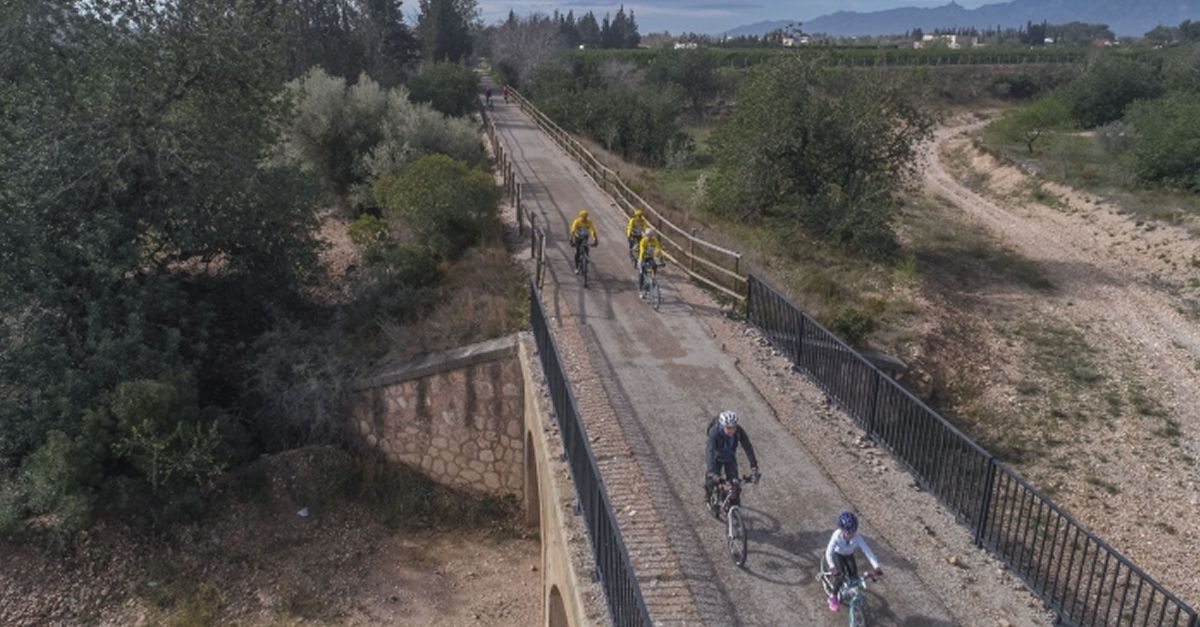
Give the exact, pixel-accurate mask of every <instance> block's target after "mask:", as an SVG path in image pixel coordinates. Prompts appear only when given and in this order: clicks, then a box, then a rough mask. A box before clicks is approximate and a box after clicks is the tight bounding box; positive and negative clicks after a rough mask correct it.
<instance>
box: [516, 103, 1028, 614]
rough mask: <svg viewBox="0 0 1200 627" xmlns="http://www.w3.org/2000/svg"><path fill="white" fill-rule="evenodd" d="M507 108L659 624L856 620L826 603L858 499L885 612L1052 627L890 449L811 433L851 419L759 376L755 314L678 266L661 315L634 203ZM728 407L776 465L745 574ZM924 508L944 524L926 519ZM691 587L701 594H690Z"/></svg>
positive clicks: (561, 331)
mask: <svg viewBox="0 0 1200 627" xmlns="http://www.w3.org/2000/svg"><path fill="white" fill-rule="evenodd" d="M495 118H496V121H497V127H498V130H499V131H500V134H501V137H502V141H504V143H505V144H506V145H507V147H508V148H509V151H510V154H511V155H512V156H513V158H514V159H515V161H516V162H517V170H518V173H519V176H520V177H521V178H522V179H523V180H524V181H525V190H526V196H527V197H526V199H525V206H526V207H528V208H530V209H531V210H533V211H534V212H536V213H537V214H538V218H539V221H540V223H541V224H543V225H546V226H547V227H548V229H549V240H548V245H547V258H548V274H549V276H548V278H547V289H546V293H545V294H544V298H545V301H546V305H547V309H548V313H549V315H550V316H551V319H552V320H551V324H552V325H554V326H555V332H556V335H557V337H558V339H559V342H560V348H561V349H562V351H563V352H564V353H565V355H564V360H565V361H566V362H568V373H569V376H570V377H571V378H572V381H573V383H574V385H575V388H576V391H577V392H578V395H579V398H580V404H581V406H583V413H584V419H585V422H586V423H587V425H588V431H589V434H590V435H591V437H592V439H593V447H594V448H595V450H596V454H597V457H598V458H599V461H600V465H601V466H602V473H603V474H604V480H605V483H606V484H607V488H608V491H609V494H610V496H611V497H612V500H613V501H614V504H615V508H616V509H617V510H618V512H619V521H620V525H621V528H622V532H623V534H624V535H625V537H626V540H627V543H629V544H630V545H631V549H630V552H631V554H632V559H633V561H634V563H635V566H636V567H637V570H638V572H639V581H640V582H641V585H642V589H643V591H645V594H646V597H647V603H648V605H649V606H650V611H651V614H652V615H653V616H654V617H655V618H656V620H659V621H662V622H664V623H667V622H673V623H687V624H690V623H692V622H693V621H696V620H699V621H701V622H703V623H704V624H709V625H798V624H803V625H840V624H843V623H844V621H845V620H846V618H845V616H844V615H833V614H831V613H830V612H829V611H828V609H827V608H826V607H825V602H824V599H823V597H822V594H821V591H820V588H819V586H818V585H817V584H816V583H815V582H814V580H813V574H814V573H815V572H816V569H817V566H818V560H819V559H820V554H821V552H822V551H823V549H824V545H825V542H826V541H827V540H828V537H829V533H830V532H831V527H832V522H833V520H834V519H835V518H836V516H837V514H838V512H840V511H842V510H844V509H854V510H857V511H860V512H863V513H864V514H865V525H864V532H865V535H866V536H867V537H868V538H870V539H871V540H872V541H873V544H874V547H875V549H876V552H877V553H878V554H879V555H880V557H881V559H882V561H883V563H884V564H885V569H886V571H887V573H888V577H887V579H886V580H885V582H884V583H882V584H880V585H879V586H878V587H877V588H874V589H873V592H872V595H871V596H872V604H873V605H872V610H873V614H874V617H875V618H876V619H877V620H878V621H879V623H880V624H894V625H935V626H937V625H958V624H971V625H973V624H983V625H986V624H1045V617H1044V616H1043V615H1042V613H1041V612H1040V609H1039V608H1036V606H1037V604H1036V603H1035V602H1033V601H1032V598H1031V597H1030V596H1029V595H1028V594H1026V593H1024V592H1018V591H1017V590H1015V589H1014V588H1015V587H1016V586H1015V584H1014V583H1013V582H1012V581H1006V579H1005V578H1006V577H1007V575H1004V574H1003V573H1001V572H999V571H998V570H997V569H996V568H995V567H994V565H993V566H991V567H989V566H987V565H986V559H985V558H983V557H979V556H978V552H977V551H975V550H974V549H972V548H971V545H970V539H969V537H968V534H966V532H965V531H963V530H961V528H958V527H957V526H956V525H955V523H954V522H953V519H952V517H950V516H948V515H947V514H946V513H945V512H942V511H940V509H939V508H938V507H937V506H936V504H935V501H934V500H933V499H932V498H931V497H929V496H928V495H924V494H918V493H915V492H914V491H913V490H912V489H911V488H910V487H908V486H909V484H911V480H909V479H908V478H907V475H904V474H903V473H901V472H900V471H899V470H898V467H896V466H894V464H892V463H891V462H890V460H886V459H879V460H877V464H878V465H880V466H882V467H884V468H887V469H888V470H886V471H879V473H876V472H875V471H870V472H865V471H864V472H857V471H856V466H855V464H854V460H855V459H856V458H857V454H849V453H848V452H847V451H844V450H842V449H841V448H840V445H839V444H838V443H837V441H836V440H824V439H821V438H818V439H815V440H814V439H813V438H812V437H811V435H812V434H805V431H806V429H808V428H809V427H810V426H813V425H816V424H827V423H830V422H833V423H835V424H836V425H837V426H836V427H835V431H838V430H850V429H852V427H850V423H849V421H848V420H847V419H845V418H844V417H842V416H841V415H839V414H831V412H829V411H828V410H827V409H824V408H822V407H821V405H820V403H819V395H816V396H814V395H813V394H812V390H808V391H807V392H801V391H800V390H801V389H802V388H805V387H806V386H805V384H804V383H803V380H802V379H801V378H800V377H798V376H796V375H790V374H789V375H788V376H787V377H786V378H785V379H783V380H777V381H768V380H767V379H765V378H764V377H769V376H770V375H768V374H762V373H759V374H747V372H746V371H745V370H744V365H745V364H744V361H745V359H746V358H745V357H739V356H738V354H737V351H753V350H755V349H756V346H757V344H756V342H755V339H754V338H753V337H752V336H751V335H745V334H744V333H734V334H733V335H731V336H729V337H727V338H725V339H721V338H722V335H721V333H722V332H724V333H726V334H727V335H728V334H729V333H730V329H732V328H734V327H728V326H727V325H730V324H732V325H734V326H735V327H738V328H740V325H739V324H737V323H734V322H731V321H727V320H725V318H724V314H723V312H722V311H721V309H720V308H719V307H718V306H717V305H716V304H715V303H714V302H713V301H712V300H711V299H710V298H709V297H708V296H707V295H706V294H704V293H702V292H700V291H698V290H695V289H694V288H692V287H691V286H690V285H689V284H688V283H686V282H685V281H684V280H683V279H682V277H681V276H680V275H679V274H678V273H675V272H671V271H668V272H667V273H666V275H665V282H666V287H665V289H664V303H663V307H662V309H661V311H659V312H654V311H653V310H651V309H650V308H649V307H648V306H647V304H646V303H644V302H641V301H640V300H638V298H637V293H636V277H635V275H634V271H633V269H632V267H631V263H630V261H629V259H628V256H627V253H626V250H625V245H624V244H625V241H624V237H623V233H624V224H623V218H622V217H621V216H620V213H619V211H618V210H616V209H615V208H611V205H610V200H609V199H608V198H607V196H605V195H604V194H603V193H602V192H601V191H600V190H599V189H598V188H597V187H596V186H595V185H594V184H593V183H592V182H591V181H590V180H589V179H588V178H587V177H586V176H585V175H584V174H583V172H582V171H581V169H580V168H578V167H577V166H575V165H574V164H573V163H571V162H570V161H569V160H568V159H567V157H566V156H565V155H564V154H563V153H562V152H560V151H559V149H558V148H557V147H555V146H554V145H553V143H552V142H551V141H550V140H549V139H548V138H547V137H546V136H544V135H543V134H542V133H541V132H540V131H539V130H538V129H537V128H536V127H535V126H534V125H533V124H532V122H531V121H530V120H529V118H527V117H526V116H525V115H523V114H522V113H521V112H520V111H519V110H518V109H517V108H516V107H515V106H512V107H504V106H500V107H498V108H497V110H496V112H495ZM585 207H586V208H588V209H590V210H592V212H593V215H594V216H595V218H596V221H597V225H598V228H599V230H600V241H601V245H600V247H598V248H596V249H595V250H594V251H593V254H592V262H593V267H592V268H593V282H592V285H591V288H590V289H586V290H585V289H583V288H582V285H581V282H580V281H579V279H578V277H576V276H574V275H573V274H572V273H571V270H570V268H571V251H570V250H569V248H568V246H567V243H566V241H565V234H566V230H567V226H568V224H569V221H570V219H571V217H573V216H574V215H575V213H576V212H577V211H578V210H579V209H581V208H585ZM715 329H723V331H722V332H718V331H717V330H715ZM742 331H744V329H742ZM776 376H781V375H778V374H776ZM772 386H774V387H778V388H780V389H786V390H787V391H788V393H789V394H791V393H793V392H794V393H795V394H798V396H794V397H792V396H789V397H787V398H786V399H780V400H779V401H777V402H773V401H772V399H771V398H770V396H768V395H766V394H764V392H763V390H769V389H771V387H772ZM727 407H730V408H734V409H737V410H738V411H739V412H740V413H741V414H742V415H744V416H746V420H745V424H746V426H747V428H748V430H749V432H750V434H751V436H752V438H753V440H754V442H755V444H756V448H757V449H758V452H759V455H760V458H761V462H762V468H763V471H764V473H765V475H766V476H765V479H764V481H763V482H762V483H760V484H759V485H756V486H751V487H750V488H749V489H748V492H747V495H746V498H745V503H746V505H747V506H748V508H749V511H750V527H751V531H750V555H749V560H748V562H747V564H746V568H745V569H744V570H741V569H738V568H737V567H735V566H734V565H733V564H732V562H731V561H730V560H729V558H728V556H727V554H726V553H725V550H724V545H723V542H722V531H723V530H722V527H721V525H720V524H719V523H717V522H716V521H714V520H713V519H712V518H711V517H710V516H709V515H708V513H707V512H706V511H705V510H704V508H703V506H702V503H701V500H702V491H701V482H702V478H703V452H704V451H703V446H704V443H703V442H704V441H703V437H704V436H703V432H704V427H705V425H706V424H707V422H708V421H709V420H710V418H711V416H713V415H715V414H716V413H717V412H718V411H720V410H721V409H723V408H727ZM831 416H832V417H831ZM813 432H814V433H818V431H816V430H815V429H814V431H813ZM850 439H853V437H851V438H850ZM814 446H815V447H817V448H818V449H819V450H818V453H817V454H814V452H813V448H812V447H814ZM831 455H832V458H831ZM741 463H742V464H743V465H745V461H744V460H743V461H742V462H741ZM830 469H832V472H831V470H830ZM884 472H886V473H888V477H887V478H886V479H882V478H880V473H884ZM864 485H865V486H867V487H866V488H863V487H862V486H864ZM847 486H849V487H851V488H853V489H847ZM923 520H924V521H933V522H932V523H930V525H929V526H919V527H914V525H923V524H924V523H918V522H916V521H923ZM914 528H916V529H919V532H918V533H915V534H914V533H911V530H912V529H914ZM898 530H901V531H898ZM956 530H957V531H956ZM655 541H658V542H662V543H663V546H658V547H655V546H654V542H655ZM664 547H665V548H667V549H668V550H667V551H665V552H664V551H663V550H662V549H663V548H664ZM948 550H951V551H953V552H963V553H964V554H965V553H971V554H972V555H973V556H974V557H970V558H969V559H967V558H962V559H960V558H957V557H955V559H954V561H955V562H957V563H958V564H960V566H955V565H951V564H950V563H949V562H948V561H947V559H948V557H947V555H946V553H947V551H948ZM951 557H954V556H951ZM926 569H928V570H926ZM936 573H942V574H941V575H937V576H934V575H935V574H936ZM1001 583H1006V585H1004V586H1001V585H1000V584H1001ZM681 586H684V587H685V588H684V589H685V590H686V591H687V592H689V593H690V595H691V597H692V598H693V599H694V603H692V604H688V603H681V602H680V599H679V594H680V591H681ZM968 589H973V590H974V592H973V593H972V594H968V593H966V592H965V591H966V590H968ZM1031 606H1034V607H1033V608H1031ZM692 608H695V611H696V613H697V614H698V617H693V616H691V612H692V611H693V610H692ZM999 621H1006V622H999Z"/></svg>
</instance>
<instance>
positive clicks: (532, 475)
mask: <svg viewBox="0 0 1200 627" xmlns="http://www.w3.org/2000/svg"><path fill="white" fill-rule="evenodd" d="M539 478H540V475H539V474H538V467H537V456H536V455H535V454H534V450H533V433H530V432H529V431H526V432H525V524H527V525H529V526H530V527H538V526H540V525H541V520H542V502H541V501H542V499H541V495H540V494H539V490H540V487H541V486H540V485H539V483H538V482H539Z"/></svg>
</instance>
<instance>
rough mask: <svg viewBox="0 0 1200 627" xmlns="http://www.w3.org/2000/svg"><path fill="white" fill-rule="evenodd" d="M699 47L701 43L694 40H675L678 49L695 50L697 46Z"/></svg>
mask: <svg viewBox="0 0 1200 627" xmlns="http://www.w3.org/2000/svg"><path fill="white" fill-rule="evenodd" d="M699 47H700V44H698V43H696V42H694V41H677V42H675V49H676V50H695V49H696V48H699Z"/></svg>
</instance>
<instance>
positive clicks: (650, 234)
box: [645, 226, 657, 237]
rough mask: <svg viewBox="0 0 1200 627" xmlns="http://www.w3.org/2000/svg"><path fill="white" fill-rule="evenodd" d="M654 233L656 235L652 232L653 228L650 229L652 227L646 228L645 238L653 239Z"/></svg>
mask: <svg viewBox="0 0 1200 627" xmlns="http://www.w3.org/2000/svg"><path fill="white" fill-rule="evenodd" d="M656 233H657V232H656V231H655V230H654V227H652V226H648V227H646V233H645V236H646V237H654V235H655V234H656Z"/></svg>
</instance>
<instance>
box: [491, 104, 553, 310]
mask: <svg viewBox="0 0 1200 627" xmlns="http://www.w3.org/2000/svg"><path fill="white" fill-rule="evenodd" d="M479 111H480V115H481V117H482V118H483V130H484V134H485V135H486V136H487V139H488V144H490V145H491V147H492V154H493V155H494V156H495V161H496V169H497V170H498V171H499V172H500V177H501V185H502V186H503V188H504V197H505V200H506V201H508V203H509V204H511V205H512V206H513V208H514V209H515V210H516V213H517V235H518V236H522V235H524V234H525V230H526V222H528V230H529V258H530V259H533V262H534V265H533V281H534V283H536V284H537V286H538V288H539V289H540V288H541V287H543V286H544V285H545V282H546V232H545V231H544V230H543V229H542V227H540V226H538V224H537V214H535V213H533V212H532V211H528V212H527V211H526V210H525V184H524V183H522V182H521V181H518V180H517V168H516V165H515V164H514V163H513V161H512V159H511V158H509V156H508V151H507V150H505V148H504V143H503V142H501V141H500V137H499V135H498V134H497V132H496V122H495V120H493V119H492V116H491V115H489V114H488V110H487V109H486V108H482V107H481V108H480V110H479Z"/></svg>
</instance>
